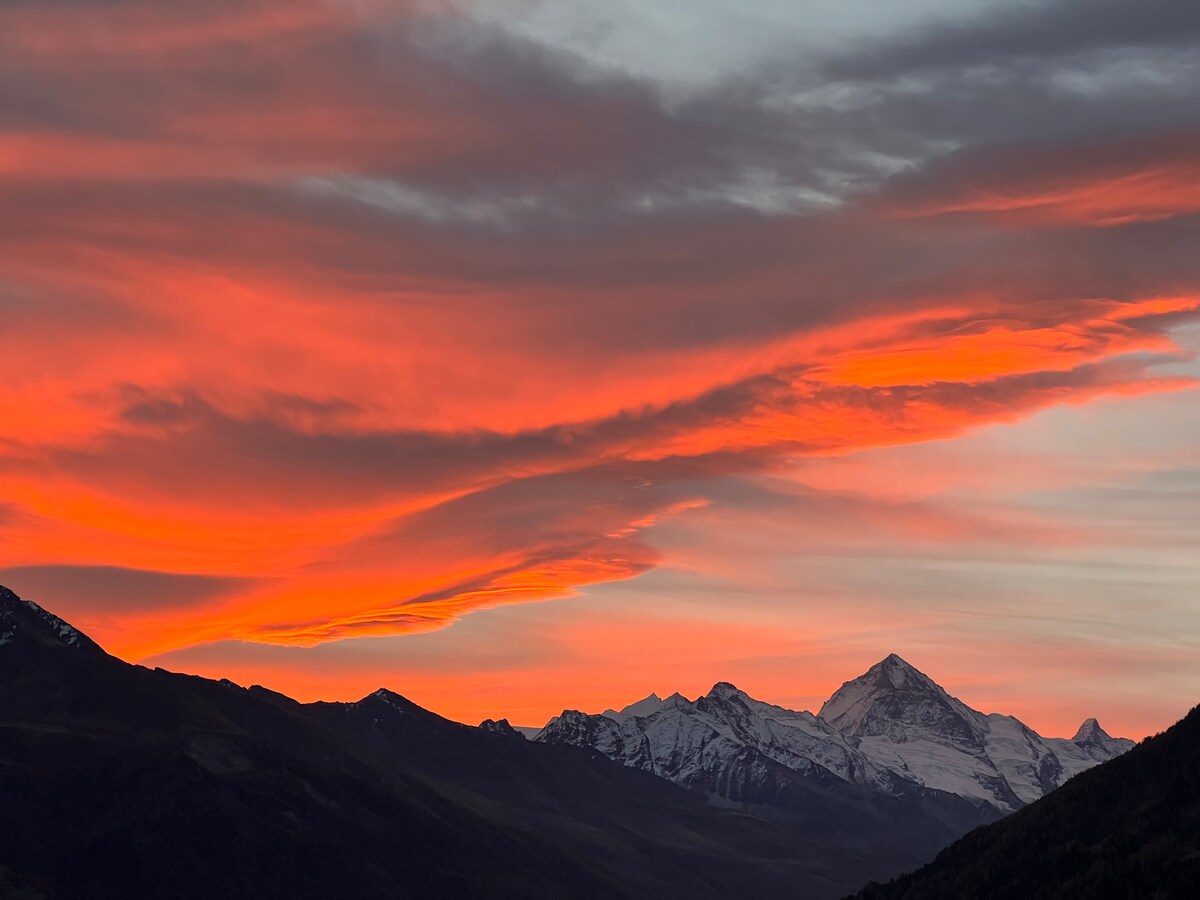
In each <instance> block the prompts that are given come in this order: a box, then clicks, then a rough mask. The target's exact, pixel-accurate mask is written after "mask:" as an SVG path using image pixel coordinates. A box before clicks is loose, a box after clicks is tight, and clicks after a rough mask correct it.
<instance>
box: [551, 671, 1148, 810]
mask: <svg viewBox="0 0 1200 900" xmlns="http://www.w3.org/2000/svg"><path fill="white" fill-rule="evenodd" d="M534 739H535V740H537V741H543V742H546V743H553V744H571V745H575V746H581V747H589V748H592V749H594V750H597V751H599V752H600V753H603V754H604V755H605V756H607V757H609V758H610V759H613V760H616V761H618V762H621V763H623V764H624V765H626V766H630V767H632V768H636V769H641V770H644V771H646V772H652V773H653V774H655V775H659V776H660V777H663V778H666V779H669V780H670V781H673V782H675V783H677V784H680V785H683V786H685V787H688V788H693V789H696V790H700V791H704V792H706V793H709V794H713V795H716V796H719V797H722V798H724V799H726V800H728V801H730V802H734V803H740V804H747V805H761V806H768V807H773V808H776V809H782V810H794V811H801V810H803V809H804V808H805V806H806V805H807V804H810V803H811V802H812V799H811V796H810V793H811V791H810V788H811V787H812V786H813V785H821V786H824V787H826V788H830V789H834V788H836V789H839V790H840V791H841V792H842V794H844V795H849V794H850V793H851V792H850V789H851V788H854V789H857V790H859V791H861V792H865V794H867V795H870V797H869V800H870V802H876V803H878V802H880V797H884V798H888V801H889V802H892V803H895V804H898V805H899V806H902V807H904V808H905V814H906V815H910V816H913V817H914V818H915V819H916V820H917V821H920V820H922V819H923V818H929V819H932V820H933V821H937V822H942V823H944V824H946V825H947V826H948V827H950V828H951V830H958V831H959V832H960V833H962V832H965V831H966V830H968V829H969V828H970V827H972V826H973V825H975V824H978V823H979V822H981V821H991V820H993V819H996V818H998V817H999V816H1000V815H1002V814H1004V813H1008V812H1012V811H1013V810H1016V809H1019V808H1021V807H1022V806H1024V805H1025V804H1027V803H1030V802H1032V801H1034V800H1037V799H1039V798H1040V797H1043V796H1045V795H1046V794H1047V793H1049V792H1050V791H1052V790H1054V789H1055V788H1057V787H1058V786H1060V785H1061V784H1062V783H1063V782H1064V781H1066V780H1067V779H1068V778H1070V777H1071V776H1073V775H1076V774H1078V773H1079V772H1082V771H1084V770H1086V769H1089V768H1091V767H1092V766H1095V765H1098V764H1099V763H1102V762H1105V761H1107V760H1110V759H1113V758H1115V757H1117V756H1119V755H1120V754H1122V753H1124V752H1126V751H1128V750H1129V749H1130V748H1131V747H1132V746H1133V741H1130V740H1125V739H1122V738H1113V737H1110V736H1109V735H1108V734H1107V733H1105V731H1104V730H1103V729H1102V728H1101V727H1100V725H1099V723H1097V722H1096V720H1095V719H1088V720H1087V721H1085V722H1084V723H1083V725H1082V726H1081V727H1080V728H1079V731H1078V732H1077V733H1076V734H1075V736H1074V737H1073V738H1070V739H1067V738H1045V737H1042V736H1041V735H1039V734H1037V733H1036V732H1034V731H1033V730H1032V729H1031V728H1029V727H1028V726H1026V725H1024V724H1022V723H1021V722H1020V721H1018V720H1017V719H1015V718H1013V717H1012V716H1004V715H1000V714H996V713H993V714H990V715H987V714H984V713H981V712H979V711H977V710H974V709H971V708H970V707H969V706H967V705H966V704H964V703H962V702H961V701H960V700H957V699H955V698H954V697H951V696H950V695H949V694H948V693H946V691H944V690H943V689H942V688H941V687H939V686H938V685H937V684H936V683H935V682H934V681H933V680H932V679H931V678H929V677H928V676H927V675H925V674H923V673H922V672H919V671H918V670H917V669H915V668H913V667H912V666H911V665H909V664H908V663H906V662H905V661H904V660H903V659H901V658H900V657H899V656H896V655H894V654H893V655H891V656H889V657H887V658H886V659H884V660H882V661H881V662H879V663H878V664H876V665H874V666H872V667H871V668H870V669H869V670H868V671H867V672H866V673H864V674H863V675H861V676H859V677H858V678H855V679H853V680H852V681H848V682H846V683H845V684H844V685H842V687H841V688H839V689H838V691H837V692H836V693H835V694H834V695H833V696H832V697H830V698H829V700H828V701H827V702H826V703H825V705H824V706H823V707H822V708H821V711H820V713H819V714H816V715H814V714H813V713H810V712H797V711H794V710H790V709H784V708H782V707H778V706H773V705H771V704H769V703H763V702H762V701H759V700H755V699H754V698H753V697H750V696H749V695H747V694H745V693H744V692H742V691H739V690H738V689H737V688H736V687H734V686H733V685H731V684H726V683H721V684H717V685H716V686H714V687H713V689H712V690H711V691H709V692H708V693H707V694H706V695H704V696H703V697H700V698H698V699H696V700H694V701H692V700H687V699H686V698H684V697H682V696H680V695H679V694H673V695H672V696H670V697H668V698H667V699H666V700H662V699H659V698H658V696H656V695H653V694H652V695H651V696H649V697H647V698H646V699H644V700H640V701H638V702H637V703H634V704H632V705H630V706H628V707H626V708H624V709H622V710H619V711H617V710H611V709H610V710H607V711H606V712H604V713H603V714H600V715H587V714H585V713H581V712H578V711H570V710H568V711H565V712H563V714H562V715H560V716H557V717H555V718H554V719H552V720H551V721H550V722H549V723H548V724H547V725H546V727H545V728H543V729H542V730H541V731H540V732H538V733H537V734H536V735H535V736H534ZM930 827H934V826H932V825H931V826H930Z"/></svg>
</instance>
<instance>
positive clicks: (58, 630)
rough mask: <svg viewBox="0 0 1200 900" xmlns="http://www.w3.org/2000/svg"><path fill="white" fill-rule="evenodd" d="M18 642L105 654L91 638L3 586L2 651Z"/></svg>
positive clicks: (0, 604)
mask: <svg viewBox="0 0 1200 900" xmlns="http://www.w3.org/2000/svg"><path fill="white" fill-rule="evenodd" d="M18 640H20V641H25V642H32V643H37V644H40V645H48V646H62V647H73V648H76V649H80V650H87V651H95V652H102V651H100V648H99V647H98V646H97V645H96V644H95V643H94V642H93V641H92V640H91V638H89V637H87V636H85V635H84V634H82V633H80V632H79V631H77V630H76V629H75V628H73V627H72V626H71V625H69V624H67V623H66V622H64V621H63V620H62V619H60V618H59V617H58V616H56V615H54V614H53V613H51V612H48V611H46V610H44V609H42V608H41V607H40V606H38V605H37V604H36V603H34V602H33V601H32V600H22V599H21V598H20V597H18V596H17V595H16V594H14V593H13V592H12V591H10V590H9V589H8V588H6V587H2V586H0V647H4V646H6V645H8V644H12V643H14V642H16V641H18Z"/></svg>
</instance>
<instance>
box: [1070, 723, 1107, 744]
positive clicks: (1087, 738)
mask: <svg viewBox="0 0 1200 900" xmlns="http://www.w3.org/2000/svg"><path fill="white" fill-rule="evenodd" d="M1071 740H1072V741H1074V742H1075V743H1076V744H1082V743H1089V744H1107V743H1110V742H1111V741H1112V740H1113V737H1112V735H1110V734H1109V733H1108V732H1106V731H1105V730H1104V729H1103V728H1101V727H1100V723H1099V722H1097V721H1096V720H1095V719H1084V720H1083V724H1082V725H1080V726H1079V730H1078V731H1076V732H1075V737H1073V738H1071Z"/></svg>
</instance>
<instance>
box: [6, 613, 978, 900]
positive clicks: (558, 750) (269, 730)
mask: <svg viewBox="0 0 1200 900" xmlns="http://www.w3.org/2000/svg"><path fill="white" fill-rule="evenodd" d="M747 702H749V701H748V700H743V699H742V696H741V695H739V694H738V693H737V692H736V691H734V689H733V688H731V687H729V686H720V687H719V689H718V690H716V691H714V693H713V695H712V696H711V697H710V698H708V699H707V700H704V702H703V703H702V702H701V701H699V700H698V701H695V703H694V704H692V705H693V706H695V707H698V708H703V707H712V708H713V709H715V708H716V707H718V706H722V707H725V706H727V707H728V712H727V713H723V714H727V715H730V716H732V715H733V714H734V712H735V711H736V710H737V708H738V707H739V706H740V705H741V704H743V703H747ZM660 705H662V706H663V707H664V708H663V709H662V710H659V711H650V710H649V709H644V710H640V711H643V712H649V715H647V716H633V719H632V720H629V721H643V722H654V721H658V720H660V719H661V717H662V716H664V715H665V714H668V713H670V712H671V709H672V708H674V707H676V706H678V712H679V713H680V714H681V715H682V713H683V711H684V706H685V705H687V701H683V700H682V698H672V699H671V700H670V701H669V702H667V701H663V702H662V703H661V704H660ZM762 707H764V708H765V704H764V705H762ZM754 710H756V711H755V712H754V715H753V716H750V717H749V718H747V719H746V723H747V727H750V723H753V727H754V728H756V729H757V728H762V729H775V730H777V731H778V733H780V734H783V733H785V732H784V730H783V729H784V728H785V724H784V722H783V720H785V719H787V718H788V715H787V714H785V713H786V711H776V712H774V713H772V714H771V715H765V714H764V713H763V712H762V709H760V708H759V707H755V708H754ZM627 712H628V711H627ZM743 712H744V711H743ZM741 714H742V713H739V715H741ZM714 715H715V713H714ZM790 716H791V717H793V718H794V721H795V722H796V723H803V724H804V728H803V729H802V728H799V727H797V728H795V729H794V732H795V734H796V735H807V736H806V737H805V738H804V740H805V741H808V740H809V739H810V738H811V742H812V745H813V747H817V746H818V745H819V746H824V747H826V748H833V749H830V750H829V752H828V754H827V755H826V756H814V757H813V759H812V760H811V765H808V766H807V767H805V765H804V764H803V763H802V762H801V761H800V760H801V756H802V754H799V753H798V754H797V755H796V759H794V760H792V759H791V758H790V757H789V764H788V765H784V764H782V763H779V762H777V761H776V760H774V759H772V758H771V757H769V756H767V755H766V754H765V753H763V752H762V751H760V750H759V749H757V748H756V747H751V746H750V745H749V744H748V743H746V744H743V745H742V746H741V747H740V749H738V750H736V751H735V752H733V753H732V755H731V756H730V755H727V754H726V751H727V750H728V749H729V748H728V747H727V745H726V744H725V743H722V742H716V741H713V740H707V739H704V736H705V734H707V733H708V731H706V730H705V729H709V730H711V729H710V728H709V726H708V725H703V724H698V725H696V726H695V728H696V730H695V738H696V741H695V745H696V746H699V747H702V748H707V750H708V751H710V752H712V753H714V754H716V755H717V756H720V758H721V759H722V760H723V761H724V762H727V763H728V762H729V761H730V760H731V759H732V761H733V762H732V763H731V764H730V765H729V767H728V768H727V769H725V770H721V771H719V772H718V771H717V770H716V769H714V770H713V771H714V772H716V773H717V774H716V775H715V780H714V781H713V782H712V783H711V788H712V790H711V791H709V790H705V789H703V787H702V785H701V784H700V783H697V784H696V785H694V787H695V788H696V789H694V790H687V789H684V788H683V787H681V786H680V785H678V784H674V783H672V782H671V781H668V780H667V779H666V778H663V777H659V775H658V774H654V773H652V772H651V771H642V770H641V769H640V768H635V767H632V766H627V765H623V764H621V763H618V762H616V761H614V760H612V759H610V758H609V757H608V756H606V755H605V754H604V753H601V752H597V751H596V750H595V749H592V748H591V747H590V746H588V747H582V748H581V747H575V746H562V745H554V744H551V743H547V742H539V741H529V740H524V739H523V738H522V737H521V736H520V734H519V733H518V732H517V731H516V729H513V728H512V727H511V726H506V724H505V723H491V725H490V726H489V728H488V729H483V728H477V727H468V726H466V725H461V724H458V723H456V722H450V721H448V720H446V719H443V718H441V717H439V716H437V715H435V714H433V713H431V712H429V711H427V710H424V709H422V708H421V707H419V706H417V705H416V704H413V703H411V702H409V701H408V700H406V699H405V698H404V697H402V696H401V695H399V694H397V693H394V692H392V691H389V690H384V689H381V690H379V691H376V692H374V693H372V694H370V695H368V696H366V697H364V698H363V699H362V700H359V701H357V702H354V703H312V704H300V703H297V702H295V701H293V700H291V699H289V698H287V697H285V696H282V695H280V694H277V693H274V692H272V691H270V690H267V689H266V688H262V687H258V686H251V687H249V688H244V687H241V686H239V685H236V684H234V683H232V682H229V681H211V680H208V679H204V678H197V677H194V676H187V675H179V674H174V673H170V672H166V671H163V670H159V669H155V670H149V669H145V668H141V667H138V666H131V665H128V664H126V663H124V662H122V661H120V660H118V659H115V658H114V657H111V656H109V655H107V654H106V653H105V652H104V651H103V650H102V649H101V648H100V647H98V646H97V645H96V644H95V643H94V642H92V641H91V640H89V639H88V638H87V637H86V636H85V635H83V634H82V633H80V632H79V631H77V630H76V629H74V628H72V627H71V626H70V625H69V624H68V623H66V622H64V621H62V620H61V619H59V618H58V617H56V616H54V615H53V614H52V613H50V612H47V611H46V610H43V609H41V608H39V607H36V606H34V605H33V604H31V603H27V602H24V601H22V600H20V599H19V598H18V597H17V596H16V595H15V594H13V593H12V592H11V591H0V789H2V791H3V793H2V795H0V798H2V800H3V815H0V896H2V897H5V898H10V897H11V898H21V900H30V898H41V900H60V898H61V900H75V898H87V900H126V898H143V897H146V898H160V897H161V898H172V900H211V898H214V897H220V898H222V900H251V898H253V900H260V898H263V897H286V898H289V900H307V898H314V900H315V898H320V900H327V898H330V897H355V898H443V897H444V898H456V900H457V898H518V897H519V898H561V897H572V898H575V897H581V898H610V897H664V898H688V900H695V898H724V897H745V896H753V897H765V898H774V897H779V898H783V897H787V898H802V900H803V898H814V900H824V898H835V897H840V896H843V895H845V894H847V893H850V892H852V891H854V890H857V889H858V888H860V887H861V886H862V885H863V884H865V883H866V882H868V881H870V880H872V879H874V880H877V881H879V880H886V879H887V878H890V877H892V876H894V875H897V874H899V873H901V872H905V871H909V870H911V869H914V868H916V867H917V866H919V865H921V864H922V863H924V862H926V861H928V860H929V859H932V858H933V856H934V854H935V853H936V852H937V851H938V850H939V849H940V848H941V847H943V846H944V845H945V844H947V843H948V842H949V841H951V840H953V839H954V838H955V837H957V836H958V835H960V834H962V833H963V832H964V831H965V830H966V829H967V828H969V827H971V826H973V825H974V824H976V823H977V822H978V821H979V818H980V817H981V815H983V814H985V813H987V810H988V809H990V807H987V806H986V805H981V804H978V803H977V802H975V801H973V800H968V799H965V798H963V797H960V796H957V795H954V794H950V793H947V792H945V791H935V790H931V789H928V788H925V787H923V786H920V785H918V784H917V782H915V781H912V780H904V779H902V778H899V777H897V776H896V775H895V774H894V773H893V772H892V771H891V770H890V769H888V768H887V767H886V766H881V765H879V764H878V763H876V762H874V761H873V760H872V759H871V758H869V757H865V756H863V754H862V753H861V751H860V750H859V749H858V747H856V745H855V743H854V740H852V739H851V738H841V739H840V740H841V743H840V744H837V743H836V742H832V743H831V741H832V739H834V738H835V737H836V735H837V734H840V732H837V730H836V729H835V728H833V726H831V725H830V724H829V723H828V722H826V721H825V720H823V719H820V720H818V719H817V718H815V717H812V716H809V715H808V714H800V713H793V714H790ZM600 718H603V722H602V723H600V724H601V725H603V724H604V723H609V724H613V723H615V724H621V723H617V722H616V720H613V719H608V718H604V717H600ZM787 727H790V726H787ZM805 729H807V730H805ZM786 733H789V734H790V733H792V732H786ZM758 739H759V740H760V743H761V745H762V746H767V745H769V744H770V743H771V742H770V741H769V740H766V736H765V735H760V736H759V738H758ZM689 740H690V739H689ZM860 743H861V742H860ZM801 744H803V742H802V741H800V739H799V738H797V744H796V746H798V747H799V746H801ZM687 746H691V744H690V743H689V744H688V745H687ZM839 748H840V749H839ZM657 752H658V750H657V748H651V757H652V758H654V759H656V760H657V759H659V758H660V757H658V756H657V755H656V754H657ZM806 752H809V753H810V755H812V754H815V753H816V750H815V749H813V750H809V751H806ZM705 760H707V757H706V756H703V755H702V756H701V758H700V760H699V762H698V763H697V762H695V761H689V760H687V759H685V758H684V757H683V756H682V755H681V756H680V757H679V758H678V759H675V760H672V761H670V765H671V767H672V771H680V772H682V771H691V770H692V769H693V768H695V770H696V771H702V770H706V767H707V762H706V761H705ZM822 760H825V761H824V762H822ZM826 763H827V764H826ZM791 766H794V767H791ZM839 766H841V767H842V768H840V769H839V768H838V767H839ZM747 771H752V772H753V771H757V772H758V773H759V774H758V775H756V776H754V778H752V779H751V780H750V781H739V779H742V778H743V776H744V774H745V773H746V772H747ZM843 776H846V777H843ZM705 777H707V776H705ZM754 779H757V780H754ZM768 783H773V784H775V785H777V786H778V790H777V791H775V792H774V794H773V796H774V797H775V798H776V799H779V800H780V801H781V802H780V803H779V804H778V805H772V804H770V803H762V802H760V799H761V790H762V788H763V786H764V785H766V784H768ZM881 786H882V787H881ZM739 792H741V793H739ZM733 797H740V798H741V799H739V800H733V799H730V798H733ZM731 807H733V808H731Z"/></svg>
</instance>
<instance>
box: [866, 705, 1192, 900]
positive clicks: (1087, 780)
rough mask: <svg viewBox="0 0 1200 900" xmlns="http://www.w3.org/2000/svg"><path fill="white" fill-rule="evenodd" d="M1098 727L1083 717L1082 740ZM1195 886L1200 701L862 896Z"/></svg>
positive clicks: (1034, 899) (1101, 892)
mask: <svg viewBox="0 0 1200 900" xmlns="http://www.w3.org/2000/svg"><path fill="white" fill-rule="evenodd" d="M1096 730H1098V729H1093V728H1089V727H1088V726H1087V723H1085V727H1084V728H1083V729H1081V733H1080V734H1077V735H1076V740H1077V741H1082V742H1085V743H1086V742H1088V741H1089V740H1091V739H1092V737H1093V734H1094V732H1095V731H1096ZM1101 742H1102V743H1103V742H1104V741H1103V739H1102V740H1101ZM1197 886H1200V706H1198V707H1196V708H1195V709H1193V710H1192V711H1191V712H1190V713H1189V714H1188V715H1187V717H1186V718H1184V719H1183V720H1182V721H1181V722H1179V723H1178V724H1176V725H1174V726H1173V727H1172V728H1170V729H1168V730H1167V731H1166V732H1164V733H1163V734H1160V735H1158V736H1156V737H1152V738H1148V739H1147V740H1145V741H1143V742H1142V743H1141V744H1140V745H1138V746H1137V747H1135V748H1134V749H1133V750H1132V751H1130V752H1129V753H1128V754H1125V755H1123V756H1121V757H1120V758H1119V759H1115V760H1112V761H1110V762H1106V763H1105V764H1104V765H1102V766H1099V767H1097V768H1094V769H1092V770H1091V771H1089V772H1084V773H1083V774H1081V775H1079V776H1078V777H1076V778H1072V779H1071V780H1070V781H1068V782H1067V783H1066V784H1065V785H1063V786H1062V787H1061V788H1060V789H1058V790H1057V791H1055V792H1054V793H1053V794H1050V795H1049V796H1047V797H1045V798H1044V799H1042V800H1039V801H1037V802H1036V803H1033V804H1031V805H1029V806H1028V807H1026V808H1025V809H1023V810H1021V811H1020V812H1018V813H1016V814H1014V815H1012V816H1010V817H1008V818H1006V819H1004V820H1003V821H1001V822H997V823H996V824H994V825H989V826H988V827H986V828H980V829H977V830H976V831H973V832H971V833H970V834H968V835H967V836H966V837H964V838H963V839H962V840H960V841H958V842H957V843H955V844H953V845H951V846H950V847H948V848H947V849H946V850H944V851H943V852H942V853H941V854H940V855H939V856H938V857H937V859H936V860H934V861H933V862H932V863H930V864H929V865H927V866H926V867H925V868H923V869H921V870H919V871H918V872H915V873H913V874H912V875H908V876H905V877H904V878H901V879H899V880H897V881H895V882H893V883H891V884H888V885H883V886H877V885H875V886H871V887H870V888H867V889H866V890H864V891H863V892H862V893H861V894H859V895H858V897H859V898H860V900H940V898H943V897H954V898H960V900H1057V898H1061V897H1098V898H1101V897H1113V898H1125V897H1131V898H1132V897H1136V898H1147V900H1171V898H1192V897H1196V896H1197V895H1198V887H1197Z"/></svg>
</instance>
